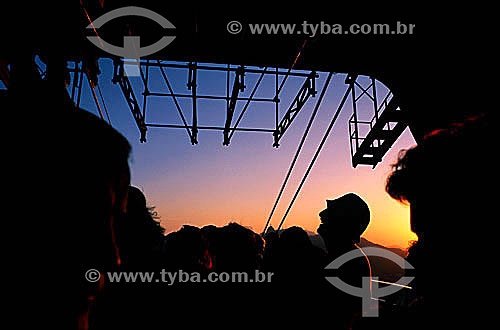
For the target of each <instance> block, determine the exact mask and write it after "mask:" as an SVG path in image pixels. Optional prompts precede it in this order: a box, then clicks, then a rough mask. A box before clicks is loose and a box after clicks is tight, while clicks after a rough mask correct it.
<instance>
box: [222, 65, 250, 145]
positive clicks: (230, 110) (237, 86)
mask: <svg viewBox="0 0 500 330" xmlns="http://www.w3.org/2000/svg"><path fill="white" fill-rule="evenodd" d="M244 90H245V68H244V67H243V66H240V67H239V68H238V70H237V71H236V77H235V78H234V83H233V90H232V92H231V99H230V100H229V105H228V107H227V111H226V124H225V126H224V127H225V129H224V142H223V143H222V145H224V146H228V145H229V143H230V137H229V132H230V130H229V128H230V127H231V123H232V121H233V116H234V110H235V108H236V102H237V101H238V95H239V93H240V92H243V91H244Z"/></svg>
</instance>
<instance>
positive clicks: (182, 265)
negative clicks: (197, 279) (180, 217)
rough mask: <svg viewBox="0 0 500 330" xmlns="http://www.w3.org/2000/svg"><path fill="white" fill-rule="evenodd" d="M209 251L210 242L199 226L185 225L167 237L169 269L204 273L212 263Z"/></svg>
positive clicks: (167, 266)
mask: <svg viewBox="0 0 500 330" xmlns="http://www.w3.org/2000/svg"><path fill="white" fill-rule="evenodd" d="M207 253H208V242H207V240H206V239H205V237H204V236H203V235H202V233H201V230H200V228H198V227H195V226H190V225H184V226H182V228H181V229H180V230H178V231H176V232H172V233H169V234H168V235H167V236H166V237H165V245H164V254H165V263H166V268H167V269H168V270H169V271H175V270H180V269H182V270H183V271H186V272H200V273H204V272H205V271H206V270H207V269H209V268H210V267H211V264H212V261H211V258H210V257H209V256H208V254H207Z"/></svg>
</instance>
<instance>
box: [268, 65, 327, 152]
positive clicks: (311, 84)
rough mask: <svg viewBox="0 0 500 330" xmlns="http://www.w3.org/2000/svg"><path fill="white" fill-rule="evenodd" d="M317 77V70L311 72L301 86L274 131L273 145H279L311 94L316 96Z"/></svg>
mask: <svg viewBox="0 0 500 330" xmlns="http://www.w3.org/2000/svg"><path fill="white" fill-rule="evenodd" d="M317 77H318V75H317V74H316V72H314V71H313V72H311V73H310V74H309V76H308V77H307V79H306V81H305V82H304V84H303V85H302V87H301V88H300V90H299V92H298V93H297V96H295V98H294V100H293V102H292V104H290V107H289V108H288V110H287V112H286V113H285V115H284V116H283V119H282V120H281V122H280V123H279V125H278V128H277V129H276V131H275V132H274V144H273V147H276V148H277V147H279V141H280V140H281V138H282V137H283V135H284V134H285V132H286V130H287V129H288V127H290V125H291V124H292V122H293V120H294V119H295V117H297V115H298V114H299V112H300V110H301V109H302V108H303V107H304V104H305V103H306V102H307V100H308V99H309V97H310V96H313V97H314V96H315V95H316V93H317V91H316V83H315V80H316V78H317Z"/></svg>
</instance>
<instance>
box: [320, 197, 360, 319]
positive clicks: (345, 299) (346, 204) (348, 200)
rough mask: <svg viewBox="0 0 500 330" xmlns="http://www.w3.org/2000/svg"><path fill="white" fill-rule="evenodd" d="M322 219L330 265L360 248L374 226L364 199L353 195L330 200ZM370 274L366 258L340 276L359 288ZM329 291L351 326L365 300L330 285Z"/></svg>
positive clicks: (354, 262) (348, 266) (346, 266)
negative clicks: (364, 236)
mask: <svg viewBox="0 0 500 330" xmlns="http://www.w3.org/2000/svg"><path fill="white" fill-rule="evenodd" d="M319 217H320V219H321V225H320V226H319V228H318V234H320V235H321V237H322V238H323V240H324V242H325V245H326V248H327V252H328V257H327V259H328V262H332V261H333V260H335V259H337V258H338V257H340V256H342V255H344V254H345V253H347V252H350V251H352V250H356V249H357V248H358V247H357V246H356V245H357V244H358V243H359V241H360V237H361V235H362V234H363V232H364V231H365V230H366V228H367V227H368V224H369V223H370V209H369V207H368V205H367V204H366V203H365V201H363V199H361V197H359V196H358V195H356V194H354V193H349V194H346V195H343V196H341V197H339V198H336V199H334V200H327V208H326V209H325V210H323V211H321V212H320V213H319ZM325 266H326V265H325ZM369 275H370V268H369V264H368V262H367V261H366V260H365V259H364V258H356V259H353V260H351V261H348V262H346V263H345V264H343V265H342V266H341V267H340V268H339V269H338V271H337V274H336V276H337V277H339V278H340V279H341V280H342V281H343V282H346V283H347V284H350V285H352V286H355V287H361V286H362V278H363V277H369ZM325 288H327V292H328V293H329V299H331V304H332V312H333V311H334V312H335V313H337V315H338V316H339V321H341V323H343V326H348V325H349V324H350V322H351V321H352V319H353V317H354V316H356V315H359V314H360V313H361V298H359V297H354V296H351V295H349V294H347V293H344V292H342V291H340V290H339V289H337V288H335V287H333V286H332V285H329V286H328V285H326V286H325ZM340 318H341V319H340Z"/></svg>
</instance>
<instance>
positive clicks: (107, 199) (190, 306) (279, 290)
mask: <svg viewBox="0 0 500 330" xmlns="http://www.w3.org/2000/svg"><path fill="white" fill-rule="evenodd" d="M40 93H41V95H43V91H41V92H40ZM19 102H21V103H22V101H21V100H20V101H19ZM26 102H27V103H26V104H29V102H28V101H26ZM46 102H47V104H46V108H50V104H56V102H53V101H50V100H47V101H46ZM51 102H52V103H51ZM57 104H59V103H57ZM17 105H19V104H17ZM19 106H23V105H22V104H20V105H19ZM54 116H55V117H58V122H62V121H63V122H64V123H65V125H64V126H60V127H59V126H53V127H52V128H53V129H54V130H55V131H50V132H44V134H41V135H40V139H39V140H31V142H30V143H32V145H31V148H32V152H31V153H30V157H31V158H32V159H31V160H32V162H31V164H32V165H33V166H34V169H33V171H38V172H36V173H41V172H43V173H44V177H42V180H41V181H42V182H43V184H41V185H40V184H37V185H29V184H27V185H26V186H25V188H26V187H27V188H28V189H31V190H32V193H33V194H34V195H35V196H39V197H40V200H43V202H40V203H39V204H40V205H39V206H40V212H41V214H46V215H47V218H46V219H45V218H44V219H43V223H38V224H37V223H35V222H33V223H32V224H33V226H34V227H33V228H32V230H33V231H35V232H37V230H39V229H40V231H39V233H42V232H43V235H42V234H40V235H39V236H40V237H39V240H40V241H41V243H37V245H36V247H37V249H36V250H35V251H36V252H34V251H33V250H30V253H29V254H26V258H25V260H23V261H24V262H28V263H32V262H35V261H36V260H40V261H42V262H44V265H45V267H47V268H49V264H50V266H54V268H53V269H54V271H53V273H55V274H57V276H53V274H52V275H51V278H50V281H49V278H48V277H49V276H46V277H47V278H45V277H44V278H43V281H45V280H46V282H44V283H50V285H49V284H47V285H46V288H43V289H46V290H47V291H48V293H47V296H49V295H51V294H54V295H55V291H56V288H57V289H58V290H60V291H62V294H60V295H58V296H57V299H58V301H59V305H58V306H61V308H65V309H68V310H69V311H70V312H69V314H64V313H61V314H58V315H61V318H65V316H63V315H69V317H68V318H67V319H68V321H67V322H68V323H67V324H68V325H69V326H68V327H66V328H67V329H70V328H77V329H115V328H116V329H123V328H127V327H131V328H134V327H135V328H139V329H147V328H162V327H170V326H171V327H177V326H182V327H186V328H190V327H193V326H200V327H201V326H202V327H208V328H229V327H231V328H233V327H241V326H244V325H246V324H248V326H249V327H259V328H260V327H272V328H276V327H278V326H279V327H283V328H287V327H292V326H308V325H309V324H311V325H314V324H316V323H317V324H328V325H331V327H332V328H365V327H371V326H373V325H377V326H382V327H383V328H384V329H389V328H393V329H399V328H408V327H412V326H415V327H416V328H418V327H421V326H422V325H423V324H425V322H424V319H425V318H424V317H422V316H423V315H428V314H425V313H428V311H427V310H426V306H427V305H426V302H425V300H424V299H426V297H428V296H432V294H433V293H435V292H439V293H441V297H448V298H449V299H448V298H446V299H444V300H442V303H443V304H446V305H452V306H456V308H457V309H456V310H457V312H459V311H461V310H462V307H461V306H463V305H462V303H461V302H460V301H459V300H457V299H453V298H451V297H454V295H453V294H454V291H455V290H457V286H456V284H457V276H456V274H457V273H459V274H460V278H461V279H464V278H470V279H476V278H477V273H476V272H477V271H478V269H481V265H480V264H479V262H478V259H477V258H470V256H468V254H467V253H468V251H467V246H466V244H456V245H454V246H453V253H449V252H447V251H446V247H445V245H448V246H449V245H450V244H453V243H455V242H456V241H457V240H466V238H467V237H468V235H470V236H477V237H480V236H481V237H484V241H485V242H487V241H488V232H487V231H485V228H487V223H486V221H487V220H488V215H487V213H486V212H488V211H487V210H488V208H491V206H490V205H493V204H490V199H489V198H487V197H486V196H485V195H486V193H485V192H484V190H483V186H484V184H485V183H488V182H490V181H491V179H490V177H489V174H488V171H485V170H484V167H487V166H489V165H488V163H487V162H484V161H482V160H483V159H484V158H485V157H491V152H492V151H491V149H489V144H488V143H490V142H491V139H492V137H491V136H492V133H491V129H490V122H491V119H490V118H489V116H488V115H486V114H485V115H482V116H478V117H475V118H470V119H468V120H466V121H464V122H463V123H460V124H456V125H453V126H452V127H449V128H446V129H443V130H440V131H435V132H433V133H432V134H429V135H428V136H427V137H426V138H425V139H424V140H423V141H421V142H420V143H419V144H418V146H416V147H413V148H411V149H409V150H407V151H405V152H403V153H402V154H401V157H400V159H399V160H398V162H397V163H396V164H395V165H394V166H393V171H392V173H391V174H390V175H389V177H388V180H387V185H386V191H387V192H388V194H389V195H390V196H392V197H393V198H395V199H397V200H399V201H401V202H404V203H407V204H409V205H410V212H411V229H412V231H413V232H415V233H416V234H417V235H418V242H417V243H416V244H414V245H413V246H412V247H411V248H410V249H409V254H408V257H407V260H408V261H409V262H410V264H411V265H413V266H414V267H415V270H414V273H413V276H415V280H414V282H412V289H411V290H402V291H401V292H400V293H398V294H399V296H400V298H401V299H399V300H397V302H395V301H396V300H391V303H390V304H384V302H383V301H380V302H379V304H378V306H379V307H378V308H380V317H378V318H376V319H375V318H364V317H363V315H362V311H361V299H360V298H359V297H354V296H351V295H349V294H347V293H345V292H342V291H340V290H338V289H337V288H335V287H334V286H333V285H332V284H331V283H329V282H328V281H327V280H326V279H325V274H326V273H325V266H326V265H328V264H329V263H330V262H331V261H332V260H335V259H336V258H337V257H339V256H341V255H343V254H344V253H346V252H348V251H351V250H353V249H357V248H358V246H357V243H359V240H360V236H361V235H362V233H363V232H364V231H365V229H366V228H367V226H368V224H369V222H370V210H369V207H368V205H367V204H366V202H365V201H363V200H362V199H361V198H360V197H359V196H358V195H356V194H354V193H347V194H345V195H343V196H340V197H338V198H336V199H334V200H329V201H327V208H326V209H325V210H323V211H321V212H320V213H319V219H318V224H320V225H319V228H318V233H319V234H320V235H321V237H322V239H323V241H324V243H325V246H326V248H325V249H322V248H320V247H318V246H315V245H313V244H312V242H311V239H310V237H309V236H308V234H307V232H306V231H305V230H303V229H302V228H299V227H295V226H294V227H290V228H287V229H285V230H282V231H279V232H277V231H274V230H272V229H271V230H269V231H267V232H266V233H261V234H259V233H256V232H254V231H252V230H251V229H249V228H245V227H244V226H241V225H239V224H237V223H228V224H227V225H225V226H222V227H216V226H213V225H207V226H204V227H201V228H199V227H195V226H190V225H185V226H182V227H181V228H180V229H179V230H178V231H176V232H171V233H168V234H165V233H164V229H163V228H162V227H161V226H160V224H159V222H158V221H157V219H156V216H155V213H154V212H153V210H152V209H151V208H150V207H148V203H147V199H146V197H145V196H144V194H143V193H142V192H141V191H140V190H139V189H137V188H135V187H132V186H130V171H129V166H128V161H129V156H130V152H131V146H130V144H129V143H128V141H127V140H126V139H125V138H124V137H123V136H122V135H121V134H120V133H118V132H117V131H116V130H115V129H113V128H112V127H111V126H110V125H108V124H107V123H105V122H104V121H103V120H101V119H99V118H97V117H96V116H94V115H92V114H90V113H88V112H86V111H82V110H80V109H77V108H75V107H74V106H73V105H71V104H70V102H68V103H67V104H66V105H65V106H64V107H62V111H61V109H59V110H58V109H54ZM45 133H46V134H45ZM49 145H50V146H51V148H47V146H49ZM45 159H55V160H57V162H50V163H48V162H45ZM51 186H52V187H54V186H55V187H56V188H57V195H51V194H49V193H48V191H49V188H51ZM52 197H53V200H51V202H48V201H47V200H48V199H49V200H50V199H51V198H52ZM34 203H36V201H35V202H34ZM44 208H46V209H44ZM56 209H57V210H56ZM167 218H168V216H167ZM40 221H41V220H40ZM37 225H38V226H39V227H35V226H37ZM42 225H43V231H42ZM23 243H24V244H27V245H30V244H29V243H30V242H29V241H28V242H23ZM485 244H486V243H485ZM424 247H425V252H424ZM464 262H467V265H468V266H467V267H464ZM42 268H43V267H40V269H42ZM89 269H96V270H98V271H99V272H100V273H101V274H106V273H107V272H123V271H143V272H145V271H154V272H159V271H160V270H162V269H163V270H167V271H170V272H175V271H178V270H182V271H185V272H188V273H197V274H200V278H201V279H202V281H200V282H190V283H177V284H173V285H165V284H164V283H154V282H147V281H142V282H141V281H138V282H136V283H123V282H120V283H111V282H110V281H109V279H107V278H106V276H101V278H100V279H99V280H98V281H96V282H89V281H88V280H87V279H86V278H85V277H84V275H85V274H86V272H87V271H88V270H89ZM255 270H259V271H261V272H263V273H272V274H273V275H272V280H271V281H265V282H262V283H231V282H228V283H220V282H218V283H206V282H203V279H205V278H207V276H209V274H211V273H222V272H246V273H248V274H249V275H250V276H252V275H253V274H254V272H255ZM369 272H370V269H369V265H368V262H367V260H365V259H363V258H360V259H359V260H356V261H352V262H350V263H348V264H346V267H343V270H341V271H340V270H339V272H338V273H336V274H335V276H338V277H339V278H341V279H342V280H343V281H344V282H346V283H349V284H351V285H352V286H356V287H360V286H361V278H362V277H363V276H369ZM42 276H43V274H40V275H39V277H40V278H41V277H42ZM460 290H461V291H460V292H461V293H463V294H464V295H465V294H467V293H470V292H471V291H474V290H476V289H474V288H473V287H472V286H469V285H463V284H461V286H460ZM478 291H479V290H478ZM47 296H43V298H42V297H40V296H39V297H40V298H39V299H40V300H39V301H38V302H37V304H38V306H43V305H44V302H45V298H46V297H47ZM57 310H59V309H57ZM61 310H62V309H61ZM136 322H138V323H136ZM304 322H305V323H304ZM133 324H140V325H136V326H133Z"/></svg>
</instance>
